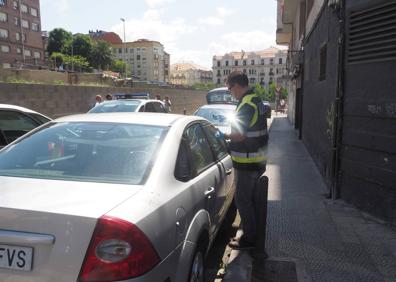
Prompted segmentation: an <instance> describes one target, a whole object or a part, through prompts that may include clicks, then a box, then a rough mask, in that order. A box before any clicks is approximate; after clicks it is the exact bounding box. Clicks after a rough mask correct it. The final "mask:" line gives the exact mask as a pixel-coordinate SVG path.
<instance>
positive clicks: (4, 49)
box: [1, 45, 10, 53]
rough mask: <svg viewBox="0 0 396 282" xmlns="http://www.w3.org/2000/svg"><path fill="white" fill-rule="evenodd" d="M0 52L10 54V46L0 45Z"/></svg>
mask: <svg viewBox="0 0 396 282" xmlns="http://www.w3.org/2000/svg"><path fill="white" fill-rule="evenodd" d="M1 52H2V53H10V46H8V45H1Z"/></svg>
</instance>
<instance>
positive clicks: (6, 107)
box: [0, 104, 42, 115]
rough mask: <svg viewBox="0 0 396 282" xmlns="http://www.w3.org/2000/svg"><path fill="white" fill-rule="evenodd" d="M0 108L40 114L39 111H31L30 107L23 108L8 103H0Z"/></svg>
mask: <svg viewBox="0 0 396 282" xmlns="http://www.w3.org/2000/svg"><path fill="white" fill-rule="evenodd" d="M0 109H12V110H17V111H20V112H24V113H34V114H40V113H38V112H36V111H33V110H31V109H28V108H24V107H21V106H16V105H9V104H0ZM40 115H42V114H40Z"/></svg>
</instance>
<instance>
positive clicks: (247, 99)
mask: <svg viewBox="0 0 396 282" xmlns="http://www.w3.org/2000/svg"><path fill="white" fill-rule="evenodd" d="M255 97H257V95H256V94H249V95H246V96H245V97H243V99H242V102H241V104H239V106H238V108H237V109H236V111H237V112H239V110H240V109H241V107H242V106H243V105H244V104H248V105H250V106H252V107H253V109H254V115H253V118H252V120H251V121H250V124H249V127H252V126H253V125H254V124H255V123H256V122H257V119H258V109H257V106H256V104H255V103H253V102H252V99H253V98H255Z"/></svg>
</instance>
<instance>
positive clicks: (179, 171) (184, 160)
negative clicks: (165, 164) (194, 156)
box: [175, 138, 194, 182]
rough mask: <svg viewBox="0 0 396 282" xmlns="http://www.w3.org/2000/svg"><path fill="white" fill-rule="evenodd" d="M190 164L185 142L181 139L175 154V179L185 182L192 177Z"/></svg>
mask: <svg viewBox="0 0 396 282" xmlns="http://www.w3.org/2000/svg"><path fill="white" fill-rule="evenodd" d="M191 163H192V162H191V155H190V151H189V149H188V146H187V141H186V140H185V138H183V139H182V142H181V143H180V147H179V152H178V154H177V160H176V167H175V177H176V179H178V180H180V181H183V182H186V181H188V180H190V179H191V178H192V177H193V176H194V173H193V168H192V166H191Z"/></svg>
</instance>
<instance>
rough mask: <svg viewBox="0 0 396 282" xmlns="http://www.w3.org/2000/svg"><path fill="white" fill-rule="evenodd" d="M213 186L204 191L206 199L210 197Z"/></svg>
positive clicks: (213, 189)
mask: <svg viewBox="0 0 396 282" xmlns="http://www.w3.org/2000/svg"><path fill="white" fill-rule="evenodd" d="M214 191H215V188H214V187H209V188H208V190H206V191H205V193H204V195H205V197H207V198H208V199H210V198H212V194H213V193H214Z"/></svg>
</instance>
